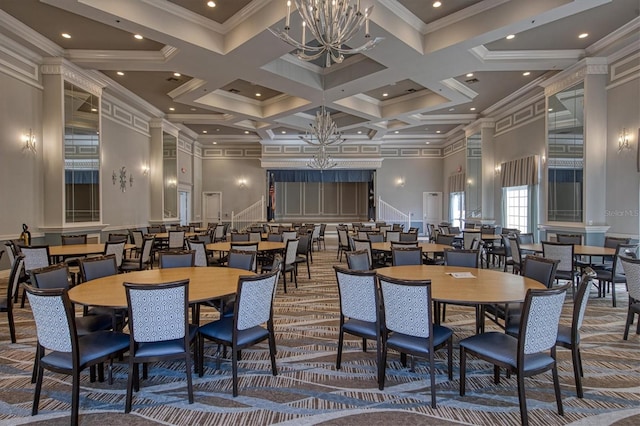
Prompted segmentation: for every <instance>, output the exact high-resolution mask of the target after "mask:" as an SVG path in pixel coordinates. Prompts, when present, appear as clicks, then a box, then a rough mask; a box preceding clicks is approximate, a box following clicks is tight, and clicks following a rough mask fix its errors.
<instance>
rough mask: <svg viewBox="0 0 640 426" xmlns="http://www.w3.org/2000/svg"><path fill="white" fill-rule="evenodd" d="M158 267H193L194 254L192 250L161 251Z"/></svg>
mask: <svg viewBox="0 0 640 426" xmlns="http://www.w3.org/2000/svg"><path fill="white" fill-rule="evenodd" d="M158 256H159V257H158V267H159V268H160V269H165V268H189V267H193V266H194V265H195V260H196V253H195V251H193V250H181V251H161V252H160V253H159V255H158Z"/></svg>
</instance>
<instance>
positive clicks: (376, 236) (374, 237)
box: [367, 232, 384, 243]
mask: <svg viewBox="0 0 640 426" xmlns="http://www.w3.org/2000/svg"><path fill="white" fill-rule="evenodd" d="M367 237H368V238H369V241H371V242H372V243H384V235H382V233H381V232H369V234H368V235H367Z"/></svg>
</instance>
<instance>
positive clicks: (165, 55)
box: [66, 46, 175, 64]
mask: <svg viewBox="0 0 640 426" xmlns="http://www.w3.org/2000/svg"><path fill="white" fill-rule="evenodd" d="M165 47H167V46H165ZM169 47H171V46H169ZM174 54H175V48H173V47H171V49H167V50H164V48H163V49H161V50H156V51H153V50H88V49H69V50H67V52H66V57H67V58H68V59H69V60H70V61H73V62H76V63H88V64H113V63H117V64H120V63H124V64H150V63H151V64H154V63H166V62H168V60H169V56H172V55H174Z"/></svg>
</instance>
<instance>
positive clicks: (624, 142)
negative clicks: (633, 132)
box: [618, 128, 631, 154]
mask: <svg viewBox="0 0 640 426" xmlns="http://www.w3.org/2000/svg"><path fill="white" fill-rule="evenodd" d="M629 150H631V146H630V145H629V134H628V133H627V129H625V128H623V129H622V131H621V132H620V134H619V135H618V154H619V153H621V152H622V151H629Z"/></svg>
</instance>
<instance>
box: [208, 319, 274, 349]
mask: <svg viewBox="0 0 640 426" xmlns="http://www.w3.org/2000/svg"><path fill="white" fill-rule="evenodd" d="M199 333H200V334H201V335H202V336H204V337H207V338H209V339H212V340H214V341H218V342H228V344H229V345H231V342H232V336H233V317H223V318H222V319H221V320H218V321H213V322H210V323H208V324H205V325H203V326H202V327H200V330H199ZM268 337H269V331H268V330H267V329H266V328H264V327H261V326H259V325H258V326H255V327H251V328H248V329H246V330H240V331H238V340H237V344H238V346H244V345H250V344H252V343H255V342H259V341H261V340H264V339H266V338H268Z"/></svg>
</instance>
